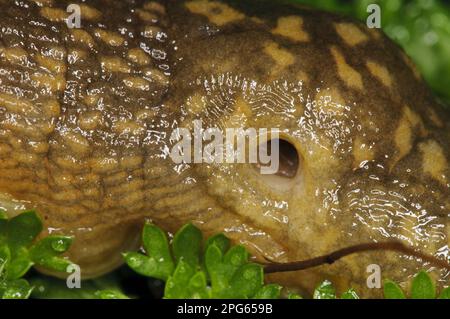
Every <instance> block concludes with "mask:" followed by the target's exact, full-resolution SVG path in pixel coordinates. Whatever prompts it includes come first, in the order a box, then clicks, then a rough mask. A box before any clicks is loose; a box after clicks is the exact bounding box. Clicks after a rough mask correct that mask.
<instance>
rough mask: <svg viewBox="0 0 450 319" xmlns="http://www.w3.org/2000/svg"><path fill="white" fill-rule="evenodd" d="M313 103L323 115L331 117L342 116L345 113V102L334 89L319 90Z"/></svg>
mask: <svg viewBox="0 0 450 319" xmlns="http://www.w3.org/2000/svg"><path fill="white" fill-rule="evenodd" d="M315 101H316V103H317V105H318V107H319V108H320V110H322V111H324V112H325V113H329V114H332V115H343V114H344V113H345V100H344V99H343V98H342V95H341V94H340V92H339V90H338V89H336V88H335V87H332V88H329V89H327V90H321V91H320V92H319V93H317V95H316V98H315Z"/></svg>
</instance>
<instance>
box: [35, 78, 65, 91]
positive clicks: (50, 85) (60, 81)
mask: <svg viewBox="0 0 450 319" xmlns="http://www.w3.org/2000/svg"><path fill="white" fill-rule="evenodd" d="M31 79H32V80H33V81H34V85H35V86H36V87H40V88H42V87H44V88H46V89H48V90H49V91H50V92H52V93H54V92H60V91H64V90H65V88H66V79H65V77H64V75H61V74H59V75H56V76H52V75H48V74H42V73H34V74H33V75H31Z"/></svg>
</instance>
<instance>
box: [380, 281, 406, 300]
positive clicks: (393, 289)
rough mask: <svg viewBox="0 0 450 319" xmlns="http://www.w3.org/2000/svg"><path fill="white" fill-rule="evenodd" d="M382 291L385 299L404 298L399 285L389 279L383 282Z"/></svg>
mask: <svg viewBox="0 0 450 319" xmlns="http://www.w3.org/2000/svg"><path fill="white" fill-rule="evenodd" d="M383 293H384V298H386V299H406V297H405V294H404V293H403V291H402V289H401V288H400V286H399V285H397V284H396V283H395V282H393V281H391V280H386V281H385V282H384V285H383Z"/></svg>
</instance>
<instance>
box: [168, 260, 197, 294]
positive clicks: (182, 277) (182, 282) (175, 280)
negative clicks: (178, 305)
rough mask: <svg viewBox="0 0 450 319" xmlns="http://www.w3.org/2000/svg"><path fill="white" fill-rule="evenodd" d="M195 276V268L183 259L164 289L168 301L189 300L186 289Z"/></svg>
mask: <svg viewBox="0 0 450 319" xmlns="http://www.w3.org/2000/svg"><path fill="white" fill-rule="evenodd" d="M194 274H195V270H194V268H193V267H192V266H191V265H190V264H189V263H187V262H185V261H184V260H183V259H181V260H180V261H179V262H178V264H177V267H176V268H175V271H174V273H173V275H172V276H170V277H169V278H168V279H167V282H166V287H165V289H164V298H166V299H185V298H189V294H188V291H187V289H186V287H187V286H188V284H189V281H190V279H191V278H192V276H193V275H194Z"/></svg>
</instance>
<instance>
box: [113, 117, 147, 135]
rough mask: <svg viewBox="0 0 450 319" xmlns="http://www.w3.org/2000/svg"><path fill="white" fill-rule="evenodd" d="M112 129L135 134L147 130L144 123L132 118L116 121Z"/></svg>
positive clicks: (121, 132) (117, 131)
mask: <svg viewBox="0 0 450 319" xmlns="http://www.w3.org/2000/svg"><path fill="white" fill-rule="evenodd" d="M112 130H113V131H114V132H116V133H117V134H133V135H139V134H142V133H143V132H144V131H145V127H143V126H142V124H140V123H138V122H136V121H131V120H121V121H117V122H116V123H114V125H113V126H112Z"/></svg>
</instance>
